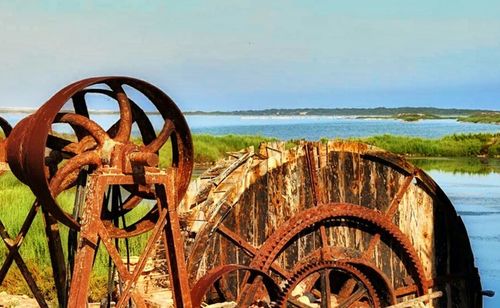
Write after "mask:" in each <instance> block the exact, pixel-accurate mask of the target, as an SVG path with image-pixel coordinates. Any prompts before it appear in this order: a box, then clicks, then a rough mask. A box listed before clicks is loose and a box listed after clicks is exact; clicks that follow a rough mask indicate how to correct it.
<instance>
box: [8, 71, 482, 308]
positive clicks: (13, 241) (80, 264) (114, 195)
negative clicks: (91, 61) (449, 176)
mask: <svg viewBox="0 0 500 308" xmlns="http://www.w3.org/2000/svg"><path fill="white" fill-rule="evenodd" d="M96 103H98V104H99V106H100V105H101V104H108V105H109V104H111V105H109V106H111V107H113V106H114V108H115V110H116V111H114V112H109V106H108V105H106V108H108V109H106V112H107V113H108V114H111V115H119V116H118V117H117V119H116V121H115V122H114V123H113V122H111V123H108V125H104V124H103V123H101V122H99V121H98V120H99V119H98V116H95V115H94V114H93V112H92V108H91V107H92V106H94V104H96ZM154 115H156V117H157V118H156V120H155V119H153V117H154ZM158 119H160V122H161V127H160V128H159V130H158V131H156V130H155V126H154V125H153V124H156V123H157V122H158V121H157V120H158ZM0 127H1V128H2V129H3V131H4V134H5V136H8V138H7V139H6V140H2V141H0V163H2V162H3V163H4V165H5V162H6V161H7V162H8V165H9V166H10V169H11V171H12V172H13V173H14V175H15V176H16V177H17V178H18V179H19V180H20V181H22V182H23V183H24V184H26V185H28V186H29V187H30V189H31V190H32V191H33V193H34V195H35V196H36V201H35V202H34V203H33V205H32V207H31V209H30V211H29V213H27V216H26V220H25V222H24V224H23V226H22V227H21V230H20V232H19V234H18V235H17V236H16V237H15V238H12V237H11V236H10V235H9V234H8V233H7V231H6V229H5V227H4V226H3V224H1V222H0V235H1V237H2V239H3V241H4V243H5V244H6V246H7V248H8V255H7V258H6V261H5V262H4V263H3V264H2V267H1V269H0V282H1V281H3V279H4V278H5V275H6V273H7V271H8V270H9V268H10V267H11V265H12V264H13V263H14V262H15V263H16V264H17V266H18V267H19V269H20V271H21V273H22V275H23V278H24V279H25V280H26V282H27V283H28V285H29V287H30V289H31V291H32V292H33V294H34V296H35V298H36V300H37V301H38V303H39V304H40V306H42V307H48V304H47V302H46V300H45V299H44V297H43V295H42V294H41V292H40V290H39V288H38V287H37V285H36V283H35V281H34V279H33V277H32V274H31V272H30V270H29V269H28V268H27V267H26V264H25V262H24V261H23V259H22V256H21V255H20V253H19V248H20V246H21V245H22V242H23V238H24V237H25V236H26V233H27V232H28V230H29V229H30V227H31V225H32V222H33V220H34V218H35V216H36V215H37V213H40V212H41V214H42V215H43V218H44V219H43V221H44V224H45V233H46V237H47V243H48V246H49V252H50V258H51V265H52V269H53V271H52V278H51V279H53V281H54V283H55V286H56V290H57V298H58V304H59V306H61V307H84V306H86V305H87V301H88V292H89V284H90V275H91V272H92V268H93V266H94V258H95V256H96V253H97V251H98V249H99V247H102V248H103V249H104V250H105V251H106V253H107V255H108V256H109V264H110V271H109V275H108V280H109V281H108V293H109V295H108V298H107V299H106V300H107V301H106V302H105V304H106V305H107V306H110V301H111V300H115V301H116V307H126V306H137V307H145V306H146V305H147V304H146V301H145V298H144V295H143V294H141V292H140V291H139V290H138V289H137V288H136V285H137V282H138V280H139V276H140V275H141V272H142V271H143V269H144V267H145V265H146V262H147V261H148V259H149V258H150V257H152V256H153V255H158V251H155V250H157V249H158V248H157V247H158V243H161V245H159V246H161V247H163V249H164V251H163V255H164V256H165V259H166V272H168V277H169V283H170V284H169V288H170V291H171V294H172V305H174V306H175V307H188V308H189V307H201V306H203V307H205V306H207V305H211V304H215V305H218V306H217V307H388V306H389V307H390V306H393V307H407V306H411V305H412V304H420V305H421V304H426V305H427V306H429V307H446V306H455V307H478V306H481V305H482V298H481V285H480V280H479V276H478V272H477V269H476V268H475V266H474V259H473V255H472V251H471V248H470V244H469V241H468V237H467V233H466V231H465V228H464V226H463V223H462V221H461V219H460V218H459V217H458V216H457V214H456V212H455V210H454V208H453V206H452V204H451V203H450V201H449V200H448V198H447V197H446V195H445V194H444V193H443V191H442V190H441V189H440V188H439V186H438V185H437V184H436V183H435V182H434V181H433V180H432V179H431V178H430V177H429V176H427V175H426V174H425V173H424V172H423V171H422V170H420V169H418V168H416V167H414V166H412V165H411V164H409V163H408V162H407V161H405V160H404V159H402V158H401V157H399V156H396V155H393V154H390V153H388V152H385V151H382V150H380V149H377V148H374V147H371V146H368V145H365V144H361V143H356V142H328V143H314V142H301V143H299V144H298V145H297V146H296V147H293V148H290V149H286V148H285V144H284V143H269V144H263V145H261V147H260V148H259V150H258V151H257V152H254V150H253V149H252V148H250V149H247V150H243V151H241V152H238V153H231V158H228V159H226V160H224V161H222V162H220V164H218V165H216V166H214V167H213V168H211V169H209V170H208V171H206V172H205V173H204V174H203V175H202V176H201V177H200V178H198V179H196V180H195V181H192V182H191V184H190V180H191V172H192V167H193V147H192V142H191V135H190V132H189V128H188V126H187V123H186V121H185V119H184V117H183V115H182V113H181V112H180V110H179V109H178V108H177V106H176V105H175V104H174V102H173V101H172V100H171V99H170V98H169V97H168V96H167V95H166V94H165V93H163V92H162V91H161V90H159V89H158V88H156V87H154V86H153V85H151V84H148V83H146V82H144V81H141V80H138V79H133V78H127V77H98V78H90V79H85V80H81V81H78V82H75V83H73V84H71V85H69V86H67V87H65V88H63V89H62V90H61V91H59V92H58V93H56V94H55V95H54V96H53V97H52V98H50V99H49V100H48V101H47V102H46V103H45V104H43V105H42V107H41V108H40V109H39V110H38V111H37V112H35V113H34V114H32V115H30V116H28V117H27V118H25V119H23V120H22V121H21V122H20V123H18V124H17V125H16V126H15V127H14V129H12V130H11V129H10V126H8V124H6V122H5V121H1V120H0ZM61 127H63V130H60V129H61ZM134 134H136V135H134ZM163 147H168V148H169V152H170V153H171V160H170V161H168V163H167V164H166V165H162V164H160V160H161V159H160V157H159V151H160V149H161V148H163ZM188 185H189V186H188ZM68 194H69V195H71V196H72V203H71V204H69V205H68V204H67V203H65V204H62V203H61V196H63V195H64V196H66V195H68ZM181 199H182V201H181ZM137 213H139V214H140V215H139V217H137ZM181 226H182V229H181ZM62 228H68V230H69V234H68V237H67V240H65V241H64V242H63V240H62V238H63V237H62V236H61V230H62ZM137 236H141V237H142V238H143V240H144V242H145V244H144V246H145V248H144V251H143V252H142V253H141V254H140V255H139V256H138V262H137V263H136V265H135V267H134V268H133V269H132V270H130V268H129V260H128V259H129V257H130V256H129V251H128V242H127V241H128V240H129V239H131V238H134V237H137ZM64 245H66V246H67V249H64ZM65 251H66V252H65ZM457 252H460V253H459V254H458V253H457ZM124 257H125V258H126V260H124ZM115 280H118V287H115V286H114V285H113V283H114V281H115ZM405 305H406V306H405Z"/></svg>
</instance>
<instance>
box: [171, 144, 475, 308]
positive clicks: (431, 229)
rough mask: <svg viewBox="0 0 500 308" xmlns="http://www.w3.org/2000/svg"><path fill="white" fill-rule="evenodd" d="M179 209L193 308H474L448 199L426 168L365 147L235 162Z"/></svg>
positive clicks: (281, 152) (277, 147)
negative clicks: (205, 307)
mask: <svg viewBox="0 0 500 308" xmlns="http://www.w3.org/2000/svg"><path fill="white" fill-rule="evenodd" d="M180 211H181V212H182V213H183V215H182V216H183V217H184V220H185V222H186V226H185V228H186V229H187V230H188V231H189V234H190V238H189V239H188V240H187V252H186V255H187V271H188V274H189V280H190V283H191V284H192V285H194V287H193V291H192V294H193V299H194V300H193V302H194V303H200V304H201V303H205V304H210V303H212V304H213V303H219V304H218V305H219V306H218V307H222V306H223V305H222V304H220V303H225V304H224V305H233V307H243V306H247V305H250V304H252V303H253V304H255V303H258V302H262V303H270V302H272V303H273V304H274V305H276V306H280V307H386V306H392V307H414V306H419V305H426V306H427V307H480V306H481V305H482V298H481V285H480V279H479V275H478V271H477V269H476V267H475V266H474V258H473V254H472V251H471V247H470V243H469V239H468V236H467V232H466V230H465V227H464V225H463V222H462V220H461V219H460V217H459V216H457V213H456V211H455V210H454V208H453V206H452V204H451V202H450V201H449V199H448V198H447V197H446V195H445V194H444V193H443V191H442V190H441V189H440V188H439V186H438V185H437V184H436V183H435V182H434V181H433V180H432V179H431V178H430V177H429V176H428V175H427V174H426V173H425V172H423V171H422V170H420V169H418V168H416V167H414V166H412V165H411V164H410V163H408V162H407V161H405V160H404V159H403V158H402V157H400V156H397V155H394V154H391V153H388V152H386V151H383V150H380V149H378V148H375V147H372V146H369V145H366V144H362V143H357V142H335V141H331V142H328V143H319V142H317V143H312V142H302V143H300V144H299V145H297V146H295V147H292V148H290V149H287V147H286V144H285V143H279V142H278V143H267V144H262V145H261V146H260V148H259V149H258V151H257V152H255V151H254V150H253V149H252V148H249V149H246V150H244V151H241V152H238V153H232V155H231V157H229V158H227V159H225V160H224V161H222V162H220V163H219V164H217V165H216V166H215V167H213V168H211V169H209V170H207V171H206V172H205V173H204V174H203V175H202V176H201V177H200V178H198V179H197V180H195V181H194V182H192V183H191V186H190V187H189V189H188V192H187V194H186V196H185V198H184V200H183V202H182V203H181V207H180ZM200 277H203V278H202V279H200ZM221 305H222V306H221ZM262 306H264V304H262Z"/></svg>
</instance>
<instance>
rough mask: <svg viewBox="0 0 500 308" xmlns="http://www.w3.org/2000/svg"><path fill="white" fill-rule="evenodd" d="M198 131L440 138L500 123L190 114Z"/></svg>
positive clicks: (281, 135) (286, 136) (498, 127)
mask: <svg viewBox="0 0 500 308" xmlns="http://www.w3.org/2000/svg"><path fill="white" fill-rule="evenodd" d="M187 120H188V122H189V125H190V126H191V129H192V131H193V132H195V133H208V134H214V135H225V134H242V135H255V134H258V135H262V136H268V137H276V138H279V139H284V140H288V139H308V140H319V139H321V138H348V137H365V136H373V135H381V134H394V135H406V136H419V137H428V138H438V137H442V136H444V135H449V134H454V133H472V132H499V131H500V125H494V124H474V123H463V122H457V121H456V120H453V119H448V120H422V121H418V122H404V121H400V120H386V119H383V120H382V119H352V118H334V117H238V116H221V117H218V116H188V117H187Z"/></svg>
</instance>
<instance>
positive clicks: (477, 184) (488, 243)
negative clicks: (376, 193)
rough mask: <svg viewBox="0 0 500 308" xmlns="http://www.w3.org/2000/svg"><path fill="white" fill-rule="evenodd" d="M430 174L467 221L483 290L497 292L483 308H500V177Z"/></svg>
mask: <svg viewBox="0 0 500 308" xmlns="http://www.w3.org/2000/svg"><path fill="white" fill-rule="evenodd" d="M428 173H429V174H430V176H431V177H432V178H433V179H434V180H435V181H436V182H437V183H438V184H439V186H441V188H442V189H443V190H444V192H445V193H446V195H447V196H448V197H449V198H450V200H451V202H452V203H453V205H454V206H455V209H456V210H457V212H458V214H459V215H460V216H461V217H462V220H463V221H464V224H465V227H466V228H467V232H468V234H469V238H470V241H471V245H472V249H473V251H474V257H475V260H476V266H477V267H478V268H479V273H480V275H481V283H482V286H483V290H494V291H496V296H495V297H493V298H489V297H484V307H491V308H493V307H495V308H497V307H500V173H490V174H488V175H471V174H453V173H449V172H441V171H433V170H431V171H428ZM456 253H460V252H456Z"/></svg>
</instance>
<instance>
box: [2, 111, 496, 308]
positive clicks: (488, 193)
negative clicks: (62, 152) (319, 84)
mask: <svg viewBox="0 0 500 308" xmlns="http://www.w3.org/2000/svg"><path fill="white" fill-rule="evenodd" d="M4 116H5V115H4ZM24 116H25V115H24V114H9V115H6V118H7V120H8V121H9V122H11V123H13V124H15V123H17V122H18V121H19V120H20V119H22V118H23V117H24ZM94 119H95V120H96V121H98V122H99V123H100V124H101V126H103V127H109V126H111V125H112V124H113V123H114V122H115V121H116V120H117V116H109V115H105V116H103V115H99V116H95V118H94ZM151 119H152V122H153V124H154V125H155V127H159V126H160V125H161V123H162V121H161V118H160V117H151ZM187 121H188V123H189V126H190V128H191V130H192V131H193V132H195V133H208V134H214V135H225V134H245V135H255V134H259V135H262V136H269V137H276V138H279V139H308V140H318V139H320V138H323V137H326V138H347V137H364V136H371V135H380V134H397V135H409V136H420V137H430V138H437V137H441V136H444V135H449V134H453V133H472V132H500V126H499V125H491V124H470V123H460V122H456V121H455V120H423V121H419V122H402V121H397V120H366V119H350V118H334V117H239V116H188V117H187ZM63 130H64V128H63ZM458 163H459V164H460V163H461V162H458ZM488 164H492V167H491V168H486V169H484V168H482V170H483V173H484V174H481V175H479V174H467V173H459V172H458V173H457V172H444V171H439V170H432V169H434V167H429V168H430V170H427V171H428V172H429V173H430V175H431V176H432V177H433V178H434V179H435V180H436V182H437V183H438V184H439V185H440V186H441V188H442V189H443V190H444V191H445V193H446V194H447V195H448V197H449V198H450V199H451V201H452V202H453V204H454V205H455V207H456V209H457V211H458V213H459V214H460V215H461V217H462V219H463V221H464V223H465V225H466V228H467V231H468V234H469V237H470V240H471V243H472V248H473V250H474V255H475V258H476V266H477V267H478V268H479V271H480V274H481V279H482V284H483V289H492V290H495V291H496V292H497V295H496V296H495V297H494V298H485V299H484V301H485V307H500V294H498V293H500V224H499V221H500V171H499V169H498V168H497V166H498V165H499V164H498V160H494V161H490V162H488ZM428 166H432V164H429V165H428ZM446 170H449V167H448V169H446ZM484 170H487V171H486V172H484ZM489 170H491V172H490V171H489ZM457 253H460V252H457Z"/></svg>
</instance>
